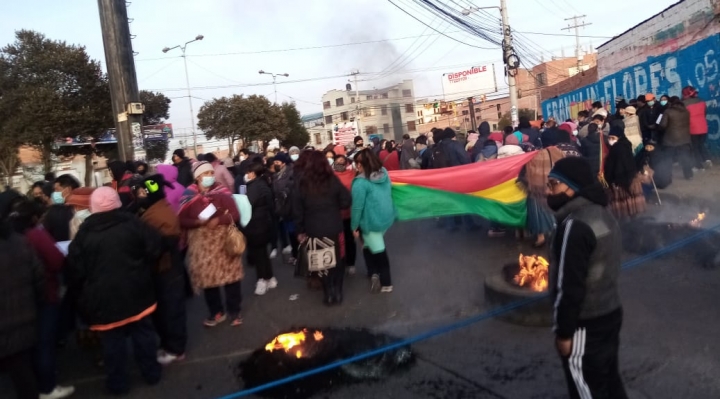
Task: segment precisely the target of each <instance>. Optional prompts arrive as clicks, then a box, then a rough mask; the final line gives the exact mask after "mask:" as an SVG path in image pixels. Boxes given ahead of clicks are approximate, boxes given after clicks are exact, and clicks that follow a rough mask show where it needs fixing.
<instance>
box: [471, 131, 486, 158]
mask: <svg viewBox="0 0 720 399" xmlns="http://www.w3.org/2000/svg"><path fill="white" fill-rule="evenodd" d="M489 137H490V124H489V123H488V122H483V123H481V124H480V127H479V128H478V139H477V141H476V142H475V145H473V148H472V155H471V159H470V161H471V162H477V161H479V160H480V155H481V154H482V153H483V149H484V148H485V143H486V142H487V141H488V138H489Z"/></svg>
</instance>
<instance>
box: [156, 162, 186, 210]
mask: <svg viewBox="0 0 720 399" xmlns="http://www.w3.org/2000/svg"><path fill="white" fill-rule="evenodd" d="M155 170H157V172H158V173H159V174H161V175H163V177H164V178H165V181H166V182H168V183H171V184H172V185H173V187H172V188H170V187H165V188H164V191H165V198H166V199H167V200H168V202H169V203H170V206H171V207H172V209H173V211H175V214H176V215H177V214H178V213H180V197H182V195H183V192H184V191H185V187H183V186H182V184H180V183H178V182H177V178H178V169H177V168H176V167H175V166H173V165H158V166H157V167H156V168H155Z"/></svg>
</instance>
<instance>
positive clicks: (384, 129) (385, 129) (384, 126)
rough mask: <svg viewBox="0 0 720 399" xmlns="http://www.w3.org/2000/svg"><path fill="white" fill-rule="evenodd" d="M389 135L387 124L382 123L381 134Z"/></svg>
mask: <svg viewBox="0 0 720 399" xmlns="http://www.w3.org/2000/svg"><path fill="white" fill-rule="evenodd" d="M389 133H390V125H389V124H387V123H383V134H389Z"/></svg>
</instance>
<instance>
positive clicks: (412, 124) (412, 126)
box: [407, 121, 415, 132]
mask: <svg viewBox="0 0 720 399" xmlns="http://www.w3.org/2000/svg"><path fill="white" fill-rule="evenodd" d="M407 125H408V132H414V131H415V121H408V123H407Z"/></svg>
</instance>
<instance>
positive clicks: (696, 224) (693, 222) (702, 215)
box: [690, 212, 705, 227]
mask: <svg viewBox="0 0 720 399" xmlns="http://www.w3.org/2000/svg"><path fill="white" fill-rule="evenodd" d="M703 220H705V212H700V213H698V214H697V217H696V218H695V219H693V220H691V221H690V226H693V227H700V226H701V225H702V221H703Z"/></svg>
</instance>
